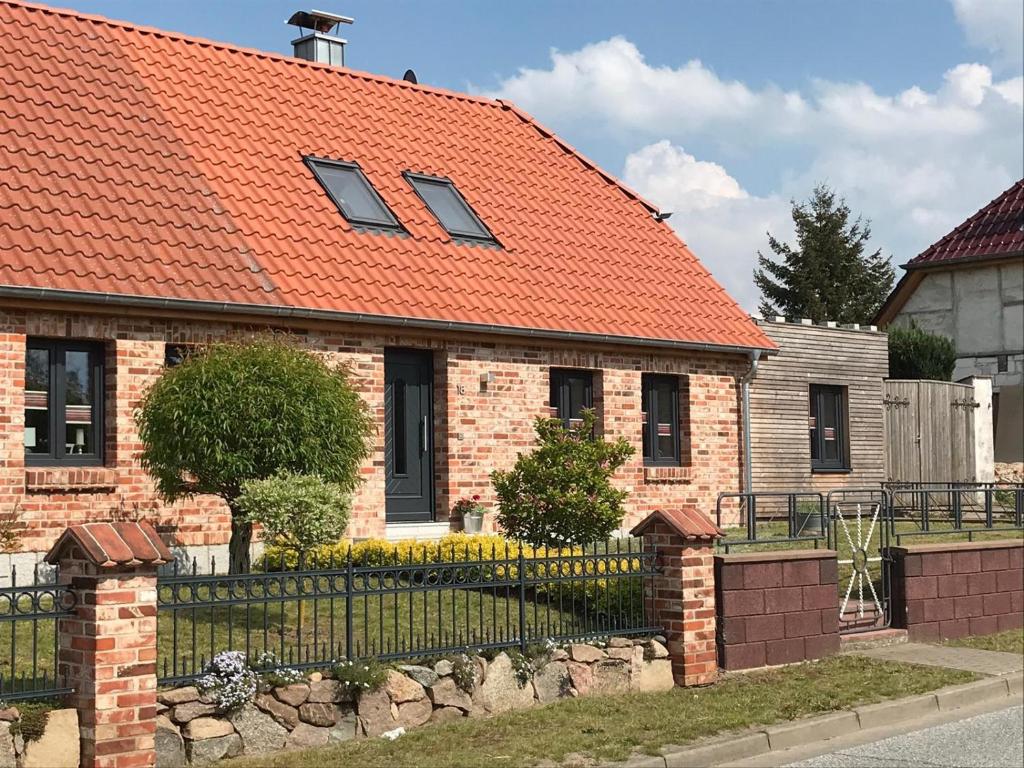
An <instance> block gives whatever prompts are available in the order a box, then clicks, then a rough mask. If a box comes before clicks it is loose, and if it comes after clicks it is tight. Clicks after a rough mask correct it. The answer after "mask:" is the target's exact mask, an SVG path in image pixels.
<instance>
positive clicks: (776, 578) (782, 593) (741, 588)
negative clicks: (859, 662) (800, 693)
mask: <svg viewBox="0 0 1024 768" xmlns="http://www.w3.org/2000/svg"><path fill="white" fill-rule="evenodd" d="M837 580H838V564H837V562H836V553H835V552H834V551H831V550H790V551H781V552H744V553H741V554H728V555H716V556H715V604H716V606H717V609H718V663H719V666H721V667H722V668H723V669H727V670H729V669H752V668H754V667H763V666H773V665H776V664H789V663H792V662H796V661H804V660H805V659H818V658H821V657H823V656H828V655H829V654H832V653H835V652H836V651H838V650H839V593H838V586H837Z"/></svg>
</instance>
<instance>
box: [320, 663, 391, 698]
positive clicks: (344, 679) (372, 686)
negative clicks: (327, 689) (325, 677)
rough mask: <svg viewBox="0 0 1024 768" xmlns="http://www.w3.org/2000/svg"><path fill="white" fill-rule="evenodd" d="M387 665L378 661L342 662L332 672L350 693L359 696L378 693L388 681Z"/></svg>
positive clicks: (388, 668)
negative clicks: (373, 692)
mask: <svg viewBox="0 0 1024 768" xmlns="http://www.w3.org/2000/svg"><path fill="white" fill-rule="evenodd" d="M390 669H391V667H389V666H388V665H387V664H382V663H381V662H379V661H377V660H376V659H367V660H366V661H342V662H339V663H338V664H336V665H335V666H334V667H333V669H332V670H331V675H332V677H334V679H335V680H337V681H338V682H339V683H341V684H342V685H343V686H344V688H345V690H346V691H348V693H350V694H352V695H354V696H358V695H359V694H361V693H366V692H369V691H376V690H377V689H378V688H380V687H381V686H382V685H384V683H386V682H387V680H388V670H390Z"/></svg>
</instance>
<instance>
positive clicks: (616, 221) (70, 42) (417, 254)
mask: <svg viewBox="0 0 1024 768" xmlns="http://www.w3.org/2000/svg"><path fill="white" fill-rule="evenodd" d="M0 22H2V26H0V29H2V33H0V34H2V35H3V38H4V44H3V46H0V71H2V75H3V82H4V88H3V89H2V90H0V286H4V287H5V288H3V289H0V290H2V291H4V292H6V293H7V295H12V293H17V291H16V290H15V289H22V291H21V293H22V294H23V295H34V294H33V292H32V291H31V290H27V291H26V290H25V289H38V288H44V289H50V290H51V291H57V292H83V293H84V294H104V295H105V296H104V298H106V299H107V300H114V301H117V300H125V299H126V297H134V298H132V299H130V300H131V301H138V303H144V301H146V300H148V301H152V300H155V299H159V300H172V301H171V304H170V306H174V301H173V300H188V301H193V302H216V303H217V304H218V305H222V306H223V308H225V309H228V308H230V309H234V310H238V309H243V310H245V311H261V312H264V313H266V312H271V313H277V314H324V315H325V316H330V317H335V316H337V317H339V318H349V319H366V320H375V319H376V320H381V319H388V320H389V321H391V322H403V323H409V324H413V325H415V324H422V325H431V324H433V325H439V326H441V327H445V326H448V325H454V326H458V327H463V326H465V327H470V328H476V327H480V328H489V329H503V330H505V331H506V332H513V333H519V332H523V333H537V334H544V333H548V332H574V333H583V334H594V335H597V336H608V337H616V338H618V337H625V338H626V339H633V340H647V341H652V340H653V341H655V342H657V343H670V344H671V343H684V344H707V345H715V346H727V347H733V346H735V347H742V348H751V347H753V348H767V349H771V348H773V346H774V345H773V344H772V343H771V341H769V340H768V338H767V337H766V336H765V335H764V334H763V333H762V332H761V331H760V329H758V328H757V326H756V325H755V324H754V323H753V322H752V321H751V320H750V319H749V318H748V317H747V315H746V314H745V313H744V312H743V311H742V310H741V309H740V308H739V307H738V306H737V305H736V303H735V302H734V301H733V300H732V299H731V298H730V297H729V296H728V295H727V294H726V293H725V291H724V290H723V289H722V288H721V286H719V285H718V283H717V282H715V280H714V279H713V278H712V277H711V275H710V273H709V272H708V271H707V269H705V268H704V267H703V266H702V265H701V264H700V262H699V261H698V260H697V259H696V257H695V256H694V255H693V254H692V253H691V252H690V250H689V249H688V248H687V247H686V246H685V245H684V244H683V243H682V242H680V241H679V239H678V238H677V237H676V236H675V234H674V233H673V232H672V230H671V229H670V228H669V227H668V225H667V224H664V223H659V222H656V221H655V220H654V219H653V217H652V210H653V209H652V208H651V206H649V204H647V203H645V202H644V201H643V200H641V199H640V198H639V197H638V196H637V195H636V194H635V193H632V192H631V191H629V190H628V189H626V188H625V187H624V186H623V185H621V184H620V183H619V182H617V181H616V180H615V179H613V178H611V177H610V176H608V175H607V174H605V173H604V172H602V171H601V170H600V169H598V168H596V167H595V166H594V165H593V164H592V163H590V162H589V161H587V160H586V159H585V158H583V157H582V156H581V155H580V154H579V153H577V152H575V151H574V150H573V149H572V148H571V147H569V146H568V145H567V144H565V143H564V142H563V141H561V140H560V139H558V138H557V137H556V136H554V135H553V134H552V133H551V132H550V131H548V130H547V129H545V128H543V127H542V126H540V125H538V124H537V123H536V122H535V121H533V120H532V119H531V118H529V117H528V116H526V115H524V114H523V113H522V112H520V111H519V110H518V109H516V108H515V107H513V106H512V105H510V104H507V103H504V102H501V101H494V100H490V99H483V98H477V97H473V96H467V95H464V94H459V93H453V92H449V91H444V90H440V89H437V88H431V87H426V86H422V85H414V84H411V83H406V82H404V81H396V80H391V79H388V78H384V77H379V76H376V75H370V74H366V73H363V72H356V71H352V70H344V69H338V68H331V67H327V66H324V65H320V64H312V63H309V62H304V61H299V60H296V59H292V58H288V57H284V56H278V55H274V54H268V53H263V52H259V51H253V50H248V49H243V48H238V47H235V46H230V45H224V44H220V43H213V42H210V41H205V40H199V39H195V38H189V37H185V36H182V35H177V34H171V33H166V32H162V31H160V30H154V29H148V28H141V27H137V26H132V25H129V24H124V23H121V22H114V21H109V20H106V19H102V18H99V17H95V16H85V15H81V14H77V13H74V12H69V11H60V10H54V9H50V8H46V7H42V6H38V5H28V4H23V3H20V2H9V1H7V0H0ZM304 155H315V156H319V157H326V158H333V159H338V160H350V161H355V162H358V163H359V164H360V165H361V166H362V168H363V170H364V171H365V173H366V175H367V177H368V178H369V180H370V181H371V183H372V184H373V185H374V186H375V187H376V189H377V190H378V192H379V193H380V194H381V196H382V197H383V198H384V200H385V201H386V202H387V204H388V205H389V206H390V207H391V209H392V211H394V213H395V214H396V216H397V217H398V219H399V220H400V221H401V222H402V224H403V225H404V226H405V228H406V229H407V231H408V233H409V236H408V237H402V236H394V235H386V234H375V233H371V232H366V231H358V230H355V229H353V228H352V227H351V226H350V225H349V224H348V223H347V222H346V220H345V219H344V218H343V217H342V216H341V214H340V213H339V212H338V211H337V209H336V208H335V206H334V205H333V203H332V202H331V201H330V200H329V199H328V197H327V196H326V195H325V194H324V193H323V190H322V189H321V188H320V186H319V185H318V184H317V182H316V181H315V179H314V178H313V176H312V174H311V173H310V171H309V169H308V168H307V167H306V166H305V165H304V164H303V163H302V157H303V156H304ZM406 170H411V171H418V172H422V173H426V174H432V175H438V176H447V177H449V178H451V179H452V180H453V181H454V182H455V184H456V185H457V187H458V189H459V191H460V192H461V193H462V195H463V196H464V197H465V198H466V200H467V201H468V202H469V203H470V205H471V206H472V207H473V208H474V209H475V210H476V211H477V213H478V214H479V215H480V217H481V218H482V219H483V221H484V222H485V224H486V225H487V226H488V227H489V228H490V229H491V231H492V232H494V234H495V235H496V237H497V238H498V240H499V241H500V242H501V243H502V245H503V247H502V248H501V249H494V248H485V247H479V246H470V245H465V244H459V243H455V242H452V240H451V239H450V238H449V237H448V235H447V234H446V233H445V231H444V230H443V229H441V228H440V227H439V226H438V224H437V222H436V221H435V220H434V218H433V217H432V216H431V214H430V213H429V211H428V210H427V209H426V208H425V207H424V205H423V204H422V202H421V201H420V200H419V198H418V197H417V196H416V194H415V193H414V192H413V190H412V189H411V188H410V187H409V185H408V184H407V182H406V181H405V179H404V178H403V177H402V172H403V171H406ZM38 295H42V294H38ZM59 295H63V294H51V296H54V297H56V296H59ZM67 297H68V298H73V297H78V298H82V299H87V300H97V299H99V298H100V297H97V296H89V295H82V296H79V294H78V293H69V294H67ZM178 306H181V307H188V306H192V307H196V306H199V305H186V304H179V305H178Z"/></svg>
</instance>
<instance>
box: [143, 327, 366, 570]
mask: <svg viewBox="0 0 1024 768" xmlns="http://www.w3.org/2000/svg"><path fill="white" fill-rule="evenodd" d="M136 421H137V422H138V425H139V436H140V438H141V440H142V444H143V450H142V455H141V461H142V465H143V466H144V467H145V468H146V469H147V470H148V471H149V473H150V475H152V476H153V478H154V480H155V481H156V486H157V489H158V491H159V492H160V494H161V495H162V496H163V497H164V499H165V500H167V501H176V500H178V499H181V498H187V497H189V496H192V495H194V494H214V495H217V496H220V497H221V498H222V499H224V501H225V502H226V503H227V505H228V507H229V508H230V510H231V513H232V524H231V542H230V560H231V564H230V567H231V571H232V572H235V573H237V572H239V571H245V570H248V567H249V544H250V541H251V538H252V524H251V523H249V522H247V521H246V520H245V519H244V516H243V515H242V514H241V513H240V510H239V509H238V505H237V500H238V496H239V494H241V492H242V487H243V486H244V484H245V483H246V481H249V480H259V479H264V478H268V477H272V476H274V475H276V474H278V473H280V472H282V471H288V472H293V473H298V474H303V475H316V476H318V477H320V478H322V479H323V480H324V481H325V482H328V483H334V484H337V485H339V486H341V488H342V489H343V490H345V491H352V490H354V489H355V487H356V485H357V484H358V482H359V467H360V465H361V464H362V462H363V460H364V459H366V458H367V457H368V456H369V454H370V438H371V436H372V434H373V421H372V419H371V416H370V413H369V410H368V409H367V407H366V405H365V403H364V402H363V401H362V399H361V398H360V396H359V394H358V393H357V392H356V391H355V389H354V388H353V386H352V385H351V383H350V382H349V378H348V375H347V372H346V371H345V370H344V369H343V368H336V367H328V365H327V364H326V363H325V362H324V361H323V360H322V359H321V358H320V357H317V356H315V355H313V354H310V353H309V352H307V351H305V350H303V349H301V348H300V347H298V346H296V345H295V344H293V343H291V342H290V341H288V340H286V339H282V338H279V337H276V336H274V337H262V338H257V339H254V340H251V341H245V342H233V343H219V344H213V345H211V346H209V347H206V348H205V349H203V350H201V351H199V352H198V353H196V354H192V355H189V356H188V357H186V358H185V360H184V361H183V362H182V363H181V364H180V365H177V366H175V367H173V368H168V369H166V370H165V371H164V373H163V374H162V375H161V376H160V378H158V379H157V380H156V381H155V382H154V384H153V386H152V387H150V389H149V390H148V391H147V392H146V394H145V396H144V397H143V400H142V403H141V405H140V407H139V409H138V411H137V412H136Z"/></svg>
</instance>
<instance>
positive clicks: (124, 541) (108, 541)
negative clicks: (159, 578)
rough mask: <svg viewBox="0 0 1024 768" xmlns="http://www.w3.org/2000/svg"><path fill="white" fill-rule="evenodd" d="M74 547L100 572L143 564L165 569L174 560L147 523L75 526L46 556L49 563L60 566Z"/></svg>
mask: <svg viewBox="0 0 1024 768" xmlns="http://www.w3.org/2000/svg"><path fill="white" fill-rule="evenodd" d="M73 545H77V546H78V547H79V548H80V549H81V551H82V553H83V554H84V555H85V557H87V558H88V559H89V560H90V561H91V562H92V563H93V565H96V566H98V567H100V568H114V567H116V566H119V565H138V564H140V563H148V564H151V565H161V564H163V563H168V562H170V561H171V560H173V559H174V556H173V555H172V554H171V551H170V550H169V549H168V548H167V545H166V544H164V543H163V542H162V541H161V540H160V537H159V536H158V535H157V533H156V530H155V529H154V528H153V526H152V525H150V524H149V523H147V522H137V523H84V524H82V525H73V526H71V527H70V528H68V529H66V530H65V531H64V533H62V534H61V536H60V538H59V539H58V540H57V543H56V544H54V545H53V547H52V548H51V549H50V551H49V552H48V553H47V554H46V562H48V563H57V562H59V561H60V559H61V557H62V556H63V554H64V552H65V549H66V548H67V547H69V546H73Z"/></svg>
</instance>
